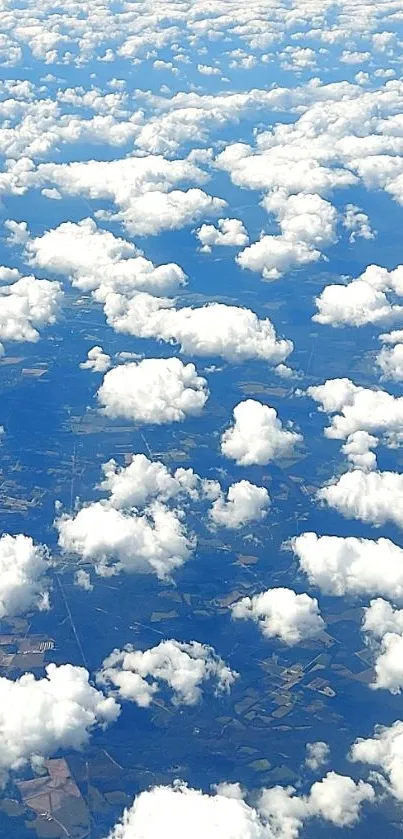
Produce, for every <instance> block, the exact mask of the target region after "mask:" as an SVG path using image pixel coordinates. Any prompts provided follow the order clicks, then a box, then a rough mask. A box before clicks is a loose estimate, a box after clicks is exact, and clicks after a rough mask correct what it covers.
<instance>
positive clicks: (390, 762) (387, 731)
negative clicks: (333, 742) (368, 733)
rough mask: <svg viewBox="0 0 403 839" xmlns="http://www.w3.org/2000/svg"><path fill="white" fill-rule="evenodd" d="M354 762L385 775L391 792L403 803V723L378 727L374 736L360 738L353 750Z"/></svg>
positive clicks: (399, 721) (397, 721)
mask: <svg viewBox="0 0 403 839" xmlns="http://www.w3.org/2000/svg"><path fill="white" fill-rule="evenodd" d="M351 758H352V760H354V761H360V762H361V763H368V764H369V765H370V766H374V767H376V768H377V769H380V770H382V772H384V773H385V776H386V779H387V781H388V784H389V790H390V792H391V793H392V795H394V796H396V798H397V799H398V800H399V801H403V772H402V765H403V722H402V721H401V720H396V722H394V723H393V724H392V725H391V726H389V727H387V726H381V725H379V726H377V727H376V728H375V732H374V736H373V737H369V738H367V739H364V738H359V739H358V740H356V741H355V743H354V745H353V746H352V749H351Z"/></svg>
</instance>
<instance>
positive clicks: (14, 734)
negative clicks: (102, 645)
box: [0, 664, 120, 784]
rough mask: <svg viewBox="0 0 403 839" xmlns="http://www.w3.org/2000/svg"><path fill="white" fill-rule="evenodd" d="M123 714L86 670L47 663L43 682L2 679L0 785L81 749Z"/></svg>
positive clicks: (31, 678) (31, 677)
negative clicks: (95, 731) (45, 760)
mask: <svg viewBox="0 0 403 839" xmlns="http://www.w3.org/2000/svg"><path fill="white" fill-rule="evenodd" d="M119 712H120V708H119V705H118V704H117V703H116V701H115V700H114V699H113V697H105V696H104V694H103V693H102V692H101V691H100V690H96V689H95V688H94V687H92V686H91V685H90V683H89V673H88V672H87V670H85V669H84V668H83V667H74V666H73V665H71V664H63V665H61V666H56V665H55V664H48V666H47V667H46V676H44V677H43V678H41V679H35V677H34V675H33V674H32V673H25V674H24V675H23V676H21V677H20V678H19V679H17V680H16V681H12V680H11V679H7V678H5V677H4V676H2V677H0V783H2V784H5V783H6V781H7V777H8V774H9V772H10V771H18V770H20V769H22V768H24V767H25V766H26V764H27V763H30V762H31V763H32V764H33V765H35V764H36V763H37V762H38V761H40V760H41V759H42V758H43V757H47V756H48V755H51V754H54V753H56V752H58V751H59V749H62V748H63V749H78V750H79V749H81V748H82V747H83V746H85V745H86V744H87V742H88V739H89V735H90V733H91V731H92V730H93V729H94V728H95V727H96V726H99V725H100V726H106V725H108V724H109V723H112V722H114V721H115V720H116V719H117V717H118V715H119Z"/></svg>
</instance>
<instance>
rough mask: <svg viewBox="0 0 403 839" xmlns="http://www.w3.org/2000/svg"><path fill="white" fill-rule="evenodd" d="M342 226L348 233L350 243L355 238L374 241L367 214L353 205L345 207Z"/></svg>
mask: <svg viewBox="0 0 403 839" xmlns="http://www.w3.org/2000/svg"><path fill="white" fill-rule="evenodd" d="M343 226H344V227H345V228H346V230H348V231H350V236H349V240H350V242H355V240H356V239H357V237H358V238H360V239H375V233H374V231H373V230H372V228H371V225H370V221H369V218H368V216H367V214H366V213H364V212H363V211H362V210H360V208H359V207H356V205H355V204H347V205H346V208H345V214H344V218H343Z"/></svg>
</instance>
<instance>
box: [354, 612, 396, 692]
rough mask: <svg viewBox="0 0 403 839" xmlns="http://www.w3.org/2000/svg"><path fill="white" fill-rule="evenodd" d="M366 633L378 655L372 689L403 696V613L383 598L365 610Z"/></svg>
mask: <svg viewBox="0 0 403 839" xmlns="http://www.w3.org/2000/svg"><path fill="white" fill-rule="evenodd" d="M362 630H363V632H365V633H366V636H367V641H369V644H370V646H371V648H372V649H373V651H374V654H375V664H374V669H375V681H374V682H373V683H372V684H371V687H372V688H375V689H376V688H384V689H386V690H389V691H390V692H391V693H400V692H401V690H402V688H403V610H402V609H400V610H399V609H394V608H393V607H392V606H391V604H390V603H388V602H387V601H386V600H383V599H382V598H381V597H379V598H377V600H371V603H370V605H369V607H368V608H366V609H364V620H363V623H362Z"/></svg>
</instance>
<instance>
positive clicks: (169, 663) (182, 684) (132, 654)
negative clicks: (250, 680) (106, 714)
mask: <svg viewBox="0 0 403 839" xmlns="http://www.w3.org/2000/svg"><path fill="white" fill-rule="evenodd" d="M237 675H238V674H237V673H236V672H235V671H234V670H231V669H230V668H229V667H228V666H227V665H226V664H225V663H224V661H223V660H222V659H221V658H220V657H219V656H218V655H217V654H216V653H215V651H214V649H213V648H212V647H208V646H207V645H206V644H200V643H199V642H197V641H190V642H189V643H185V642H181V641H175V640H167V641H161V643H160V644H158V646H156V647H152V648H151V649H148V650H144V651H142V650H136V649H134V647H132V646H131V645H128V646H127V647H125V648H124V649H123V650H113V652H112V653H111V654H110V655H109V656H108V657H107V658H106V659H105V661H104V662H103V664H102V669H101V670H100V672H99V673H98V674H97V682H98V683H99V684H102V685H105V686H106V688H107V689H109V690H112V692H113V693H116V694H117V695H118V696H119V697H120V698H121V699H127V700H130V701H131V702H136V703H137V705H140V707H143V708H145V707H148V706H149V705H151V703H152V701H153V697H154V696H155V694H156V693H157V692H158V691H159V690H160V688H161V686H163V685H166V686H167V687H168V688H169V690H170V691H172V702H173V703H174V705H196V704H197V702H199V701H200V699H201V698H202V690H203V683H204V682H207V681H210V680H211V681H212V682H214V684H215V687H214V692H215V694H216V695H218V694H222V693H226V692H228V691H229V690H230V688H231V685H232V684H233V683H234V681H235V679H236V678H237Z"/></svg>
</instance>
